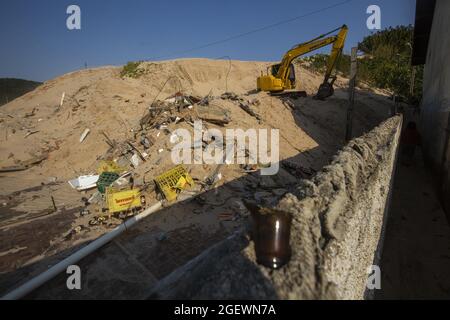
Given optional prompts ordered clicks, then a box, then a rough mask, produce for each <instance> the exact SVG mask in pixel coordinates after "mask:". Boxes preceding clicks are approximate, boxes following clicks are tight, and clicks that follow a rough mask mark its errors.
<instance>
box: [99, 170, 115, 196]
mask: <svg viewBox="0 0 450 320" xmlns="http://www.w3.org/2000/svg"><path fill="white" fill-rule="evenodd" d="M117 179H119V175H118V174H117V173H115V172H103V173H102V174H101V175H100V177H99V178H98V181H97V188H98V191H100V193H105V192H106V188H107V187H109V186H110V185H111V183H113V182H114V181H116V180H117Z"/></svg>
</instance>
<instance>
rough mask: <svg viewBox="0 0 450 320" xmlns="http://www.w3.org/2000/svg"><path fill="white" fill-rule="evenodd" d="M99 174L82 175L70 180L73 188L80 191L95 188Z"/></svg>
mask: <svg viewBox="0 0 450 320" xmlns="http://www.w3.org/2000/svg"><path fill="white" fill-rule="evenodd" d="M99 177H100V176H99V175H88V176H80V177H78V178H76V179H72V180H70V181H69V184H70V186H71V187H72V188H74V189H76V190H78V191H84V190H89V189H93V188H95V187H96V186H97V181H98V179H99Z"/></svg>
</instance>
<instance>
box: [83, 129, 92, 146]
mask: <svg viewBox="0 0 450 320" xmlns="http://www.w3.org/2000/svg"><path fill="white" fill-rule="evenodd" d="M89 132H91V129H86V130H84V132H83V134H82V135H81V137H80V143H82V142H83V141H84V139H86V137H87V135H88V134H89Z"/></svg>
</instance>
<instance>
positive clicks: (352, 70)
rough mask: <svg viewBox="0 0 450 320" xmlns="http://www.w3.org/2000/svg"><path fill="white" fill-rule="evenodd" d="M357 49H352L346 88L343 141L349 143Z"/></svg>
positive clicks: (351, 128) (351, 127)
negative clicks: (346, 98)
mask: <svg viewBox="0 0 450 320" xmlns="http://www.w3.org/2000/svg"><path fill="white" fill-rule="evenodd" d="M357 53H358V48H357V47H353V48H352V55H351V64H350V81H349V88H348V109H347V128H346V132H345V140H346V141H350V140H351V139H352V130H353V107H354V104H355V85H356V72H357V67H358V61H357V58H356V56H357Z"/></svg>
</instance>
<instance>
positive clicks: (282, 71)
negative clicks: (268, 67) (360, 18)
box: [276, 25, 348, 82]
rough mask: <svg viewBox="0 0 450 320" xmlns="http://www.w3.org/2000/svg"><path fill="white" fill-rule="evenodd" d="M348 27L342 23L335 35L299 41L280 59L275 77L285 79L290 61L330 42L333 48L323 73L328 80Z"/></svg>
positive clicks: (326, 80) (342, 45)
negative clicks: (299, 42)
mask: <svg viewBox="0 0 450 320" xmlns="http://www.w3.org/2000/svg"><path fill="white" fill-rule="evenodd" d="M347 32H348V28H347V26H346V25H343V26H342V27H341V28H340V31H339V33H338V34H337V35H335V36H331V37H327V38H324V36H319V37H317V38H316V39H313V40H311V41H309V42H305V43H301V44H299V45H297V46H295V47H294V48H293V49H291V50H289V51H288V52H287V53H286V54H285V55H284V57H283V60H282V61H281V64H280V68H279V69H278V74H277V75H276V76H277V78H280V79H282V80H285V79H286V78H287V76H288V71H289V66H290V64H291V63H292V61H293V60H294V59H295V58H297V57H299V56H302V55H304V54H307V53H309V52H311V51H314V50H317V49H319V48H322V47H325V46H327V45H329V44H331V43H333V48H332V49H331V54H330V57H329V59H328V63H327V70H326V73H325V81H324V82H328V79H329V78H330V76H331V72H332V71H333V68H334V66H335V65H336V62H337V59H338V58H339V56H340V54H341V52H342V49H343V47H344V42H345V38H346V37H347Z"/></svg>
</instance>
